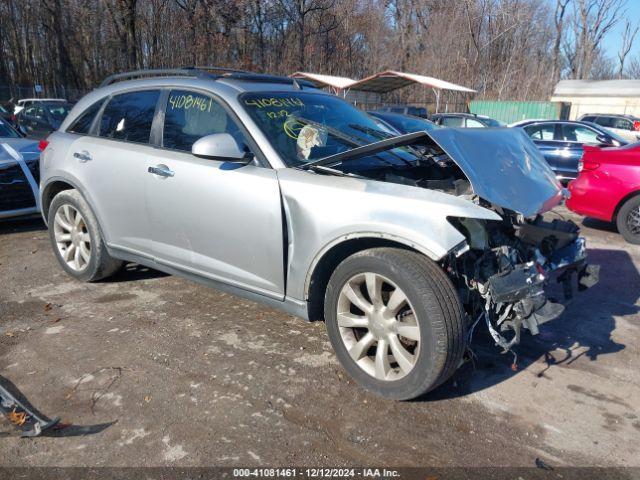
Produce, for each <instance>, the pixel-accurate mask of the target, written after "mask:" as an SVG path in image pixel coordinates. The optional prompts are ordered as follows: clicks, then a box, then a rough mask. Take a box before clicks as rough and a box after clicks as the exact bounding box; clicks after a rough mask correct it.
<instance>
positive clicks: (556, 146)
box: [524, 123, 566, 171]
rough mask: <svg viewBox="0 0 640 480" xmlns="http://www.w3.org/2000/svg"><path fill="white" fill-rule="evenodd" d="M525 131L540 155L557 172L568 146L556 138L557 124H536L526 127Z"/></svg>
mask: <svg viewBox="0 0 640 480" xmlns="http://www.w3.org/2000/svg"><path fill="white" fill-rule="evenodd" d="M524 131H525V132H526V133H527V135H529V137H530V138H531V140H533V143H535V144H536V147H538V150H540V153H542V156H543V157H544V158H545V160H546V161H547V163H548V164H549V166H550V167H551V169H552V170H553V171H556V169H557V168H558V164H559V162H560V159H561V158H562V155H564V153H563V152H564V149H565V148H566V145H565V144H564V143H563V142H559V141H558V140H557V139H556V138H557V137H556V124H555V123H534V124H533V125H527V126H526V127H524Z"/></svg>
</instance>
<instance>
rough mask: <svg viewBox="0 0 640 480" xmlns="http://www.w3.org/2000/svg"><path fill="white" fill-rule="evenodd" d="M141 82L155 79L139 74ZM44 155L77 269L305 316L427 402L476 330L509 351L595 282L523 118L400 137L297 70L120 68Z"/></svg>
mask: <svg viewBox="0 0 640 480" xmlns="http://www.w3.org/2000/svg"><path fill="white" fill-rule="evenodd" d="M135 77H143V78H135ZM48 142H49V144H48V146H47V147H46V149H45V151H44V152H43V155H42V157H41V168H42V180H41V204H42V211H43V216H44V219H45V221H46V222H47V224H48V225H49V232H50V238H51V242H52V245H53V250H54V252H55V255H56V256H57V258H58V260H59V261H60V263H61V265H62V267H63V268H64V269H65V270H66V271H67V272H68V273H69V275H71V276H73V277H74V278H76V279H78V280H82V281H96V280H100V279H102V278H105V277H107V276H109V275H111V274H113V273H114V272H116V271H117V270H118V269H119V268H120V266H121V265H122V264H123V262H135V263H139V264H143V265H146V266H149V267H151V268H154V269H157V270H161V271H165V272H169V273H172V274H177V275H181V276H184V277H187V278H191V279H193V280H196V281H200V282H204V283H206V284H209V285H211V286H213V287H214V288H218V289H221V290H225V291H229V292H233V293H235V294H237V295H240V296H243V297H246V298H248V299H251V300H255V301H258V302H262V303H265V304H268V305H270V306H275V307H277V308H280V309H282V310H284V311H287V312H289V313H291V314H293V315H297V316H299V317H302V318H304V319H307V320H320V319H324V320H325V322H326V327H327V331H328V335H329V338H330V340H331V343H332V345H333V347H334V349H335V352H336V355H337V357H338V358H339V360H340V361H341V362H342V364H343V365H344V368H345V369H346V370H347V371H348V372H349V374H350V375H351V376H352V377H353V378H354V379H356V380H357V381H358V382H359V383H360V384H362V385H363V386H364V387H366V388H368V389H369V390H371V391H373V392H375V393H377V394H380V395H384V396H387V397H390V398H395V399H409V398H413V397H416V396H418V395H421V394H423V393H425V392H427V391H429V390H432V389H434V388H435V387H437V386H438V385H440V384H442V383H443V382H444V381H445V380H447V379H448V378H449V377H450V376H451V375H452V374H453V372H454V371H455V370H456V369H457V368H458V367H459V366H460V365H461V363H462V362H463V360H464V357H465V352H466V349H467V345H468V343H469V342H470V341H471V339H472V336H473V332H474V330H475V327H476V325H477V324H478V323H480V325H481V326H482V327H483V328H485V326H486V328H487V329H488V331H489V333H490V334H491V336H492V337H493V339H494V340H495V342H496V344H497V345H499V346H500V347H501V348H502V349H504V350H505V351H509V350H512V349H513V348H514V347H515V345H516V344H517V343H518V342H519V341H520V334H521V332H522V329H523V328H524V329H526V330H528V331H529V332H531V333H532V334H536V333H537V332H538V326H539V325H540V324H541V323H543V322H545V321H548V320H550V319H552V318H555V317H557V316H558V315H560V313H561V311H562V305H561V304H559V303H554V302H552V301H550V300H548V299H547V298H546V295H545V287H546V286H547V284H548V283H549V279H550V278H552V277H554V276H559V277H560V279H561V280H562V282H563V283H564V286H565V291H566V292H571V290H572V284H575V283H578V285H580V286H581V288H583V287H586V286H589V285H591V284H593V283H594V282H595V281H596V278H597V269H596V268H594V267H593V266H587V264H586V258H585V243H584V240H583V239H582V238H580V237H579V236H578V228H577V227H576V226H575V224H573V223H571V222H562V221H558V220H555V221H553V222H547V221H545V220H544V219H543V218H542V216H541V215H540V214H541V213H543V212H545V211H548V210H549V209H551V208H553V207H554V206H556V205H558V204H559V203H560V202H561V201H562V199H563V191H562V190H561V187H560V185H559V184H558V183H557V181H556V179H555V175H554V174H553V172H552V171H551V170H550V169H549V167H548V166H547V164H546V163H545V161H544V159H543V158H542V157H541V156H540V154H539V152H538V151H537V149H536V147H535V146H534V145H533V143H531V141H530V140H529V139H528V138H527V137H526V135H525V134H524V133H523V132H522V131H521V130H520V129H509V130H506V129H505V130H497V129H496V130H483V131H480V130H472V129H466V130H465V129H436V130H432V131H429V132H418V133H411V134H407V135H401V136H393V134H391V133H389V132H388V131H383V130H381V129H380V127H379V126H378V123H376V121H375V120H374V119H372V118H371V117H369V116H368V115H367V114H366V113H364V112H362V111H360V110H358V109H356V108H354V107H353V106H351V105H350V104H348V103H346V102H345V101H343V100H341V99H340V98H338V97H336V96H333V95H330V94H327V93H324V92H322V91H319V90H316V89H314V88H313V87H312V86H311V85H309V84H306V83H303V82H301V81H296V80H292V79H290V78H282V77H272V76H267V75H258V74H250V73H245V72H237V71H233V72H229V71H213V73H212V71H211V70H209V71H202V70H196V69H184V70H168V71H142V72H132V73H129V74H119V75H116V76H114V77H111V78H109V79H107V80H106V81H105V82H104V83H103V85H102V86H101V88H99V89H97V90H95V91H93V92H92V93H90V94H89V95H87V96H86V97H84V98H83V99H82V100H81V101H80V102H78V104H77V105H76V106H75V107H74V108H73V110H72V112H71V113H70V114H69V116H68V117H67V119H66V120H65V122H64V123H63V124H62V126H61V128H60V130H59V131H57V132H55V133H53V134H52V135H51V136H50V137H49V138H48Z"/></svg>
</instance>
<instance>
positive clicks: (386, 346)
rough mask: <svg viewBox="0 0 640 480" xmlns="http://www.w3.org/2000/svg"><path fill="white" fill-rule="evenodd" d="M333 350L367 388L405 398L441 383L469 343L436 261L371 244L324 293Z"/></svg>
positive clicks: (461, 315)
mask: <svg viewBox="0 0 640 480" xmlns="http://www.w3.org/2000/svg"><path fill="white" fill-rule="evenodd" d="M325 321H326V327H327V332H328V335H329V339H330V340H331V343H332V345H333V348H334V350H335V352H336V356H337V357H338V359H339V360H340V362H341V363H342V365H343V366H344V368H345V369H346V370H347V372H348V373H349V374H350V375H351V377H353V378H354V380H356V381H357V382H358V383H359V384H360V385H362V386H363V387H364V388H366V389H368V390H370V391H372V392H374V393H376V394H378V395H381V396H384V397H388V398H393V399H396V400H408V399H411V398H415V397H418V396H420V395H422V394H424V393H426V392H429V391H430V390H433V389H434V388H436V387H437V386H438V385H440V384H442V383H443V382H444V381H446V380H447V379H448V378H449V377H450V376H451V375H452V374H453V372H454V371H455V370H456V369H457V368H458V366H459V365H460V363H461V361H462V355H463V354H464V350H465V348H466V331H465V330H466V329H465V323H464V313H463V310H462V305H461V304H460V299H459V298H458V295H457V293H456V290H455V288H454V287H453V285H452V283H451V281H450V280H449V278H448V277H447V275H446V274H445V273H444V272H443V271H442V269H441V268H440V267H439V266H438V265H436V264H435V263H434V262H433V261H431V260H430V259H428V258H427V257H425V256H424V255H421V254H419V253H417V252H412V251H406V250H401V249H397V248H373V249H369V250H364V251H362V252H358V253H356V254H354V255H352V256H350V257H348V258H347V259H345V260H344V261H343V262H342V263H341V264H340V265H338V267H337V268H336V270H335V271H334V272H333V275H332V276H331V279H330V280H329V284H328V286H327V291H326V294H325Z"/></svg>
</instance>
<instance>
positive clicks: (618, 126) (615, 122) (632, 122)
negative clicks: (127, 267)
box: [579, 113, 640, 143]
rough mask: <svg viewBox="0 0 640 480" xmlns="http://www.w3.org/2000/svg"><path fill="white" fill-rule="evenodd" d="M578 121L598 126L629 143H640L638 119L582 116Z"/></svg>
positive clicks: (612, 116)
mask: <svg viewBox="0 0 640 480" xmlns="http://www.w3.org/2000/svg"><path fill="white" fill-rule="evenodd" d="M579 120H580V121H581V122H591V123H595V124H596V125H600V126H601V127H604V128H606V129H607V130H609V131H611V132H613V133H615V134H617V135H619V136H621V137H622V138H624V139H625V140H628V141H629V142H631V143H635V142H637V141H640V118H638V117H634V116H633V115H617V114H606V113H604V114H597V115H582V116H581V117H580V119H579Z"/></svg>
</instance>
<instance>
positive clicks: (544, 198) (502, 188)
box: [426, 128, 563, 217]
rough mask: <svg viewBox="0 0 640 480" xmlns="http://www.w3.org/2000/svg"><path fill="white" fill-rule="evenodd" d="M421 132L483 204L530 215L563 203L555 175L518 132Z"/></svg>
mask: <svg viewBox="0 0 640 480" xmlns="http://www.w3.org/2000/svg"><path fill="white" fill-rule="evenodd" d="M426 133H427V135H429V136H430V137H431V138H432V139H433V141H435V142H436V143H437V144H438V145H439V146H440V148H442V149H443V150H444V151H445V152H446V153H447V155H449V157H451V159H452V160H453V161H454V162H456V164H457V165H458V166H459V167H460V169H461V170H462V171H463V172H464V174H465V175H466V176H467V178H468V179H469V181H470V182H471V185H472V187H473V191H474V192H475V193H476V194H477V195H478V196H479V197H481V198H483V199H484V200H486V201H488V202H491V203H493V204H495V205H498V206H500V207H502V208H506V209H509V210H513V211H516V212H518V213H521V214H522V215H524V216H525V217H530V216H533V215H536V214H538V213H542V212H545V211H548V210H550V209H552V208H553V207H555V206H556V205H558V204H559V203H560V202H561V201H562V200H563V190H562V186H561V185H560V183H559V182H558V180H557V179H556V177H555V174H554V173H553V171H552V170H551V168H550V167H549V165H548V164H547V162H546V161H545V159H544V157H543V156H542V155H541V154H540V152H539V151H538V149H537V148H536V146H535V145H534V143H533V142H532V141H531V140H530V139H529V137H528V136H527V135H526V133H525V132H524V131H522V129H520V128H438V129H434V130H430V131H429V132H426Z"/></svg>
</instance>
